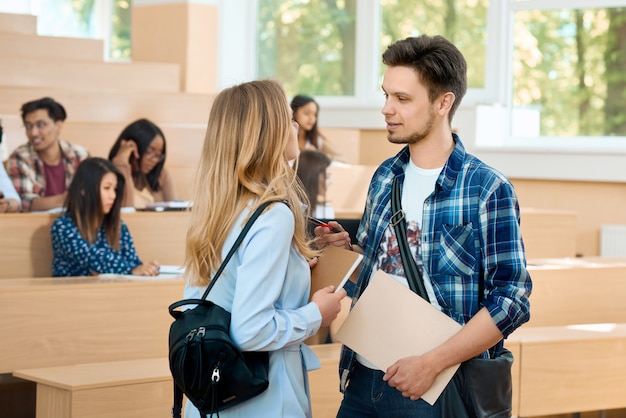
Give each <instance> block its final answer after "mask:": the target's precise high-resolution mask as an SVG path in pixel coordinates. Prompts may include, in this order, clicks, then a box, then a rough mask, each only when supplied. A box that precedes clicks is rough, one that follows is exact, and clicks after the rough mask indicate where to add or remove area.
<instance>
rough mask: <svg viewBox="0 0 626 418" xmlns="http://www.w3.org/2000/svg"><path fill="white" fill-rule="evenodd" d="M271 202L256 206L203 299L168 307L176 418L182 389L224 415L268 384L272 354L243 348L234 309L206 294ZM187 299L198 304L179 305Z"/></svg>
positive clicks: (206, 408)
mask: <svg viewBox="0 0 626 418" xmlns="http://www.w3.org/2000/svg"><path fill="white" fill-rule="evenodd" d="M270 203H273V202H266V203H264V204H262V205H261V206H259V207H258V208H257V210H256V211H254V213H253V214H252V216H251V217H250V219H249V220H248V222H247V223H246V225H245V226H244V227H243V229H242V231H241V233H240V234H239V236H238V237H237V240H236V241H235V243H234V244H233V246H232V248H231V249H230V251H229V252H228V255H227V256H226V258H225V259H224V261H223V262H222V264H221V265H220V267H219V269H217V272H216V273H215V276H214V277H213V279H212V280H211V283H210V284H209V286H208V287H207V289H206V290H205V292H204V294H203V295H202V299H183V300H179V301H178V302H174V303H173V304H171V305H170V307H169V312H170V314H171V315H172V316H173V317H174V319H175V320H174V322H173V323H172V325H171V327H170V334H169V362H170V371H171V372H172V377H173V378H174V407H173V408H172V416H173V417H174V418H180V416H181V415H180V414H181V409H182V403H183V394H185V395H186V396H187V398H188V399H189V400H190V401H191V402H192V403H193V404H194V405H195V407H196V408H198V410H199V411H200V413H201V414H203V415H204V416H206V415H208V414H211V415H212V414H213V413H215V412H216V413H217V416H218V417H219V411H223V410H225V409H227V408H230V407H232V406H234V405H237V404H240V403H241V402H243V401H246V400H248V399H250V398H252V397H254V396H256V395H258V394H260V393H261V392H263V391H264V390H265V389H267V387H268V385H269V380H268V373H269V354H268V353H267V352H254V351H247V352H242V351H241V350H239V348H238V347H237V345H236V344H235V343H234V342H233V341H232V340H231V338H230V312H228V311H226V310H225V309H223V308H222V307H221V306H218V305H216V304H214V303H213V302H211V301H208V300H207V299H206V298H207V296H208V295H209V292H210V291H211V289H212V288H213V286H214V285H215V282H216V281H217V279H218V278H219V276H220V274H221V273H222V271H223V270H224V268H225V267H226V265H227V264H228V261H229V260H230V259H231V257H232V256H233V254H234V253H235V251H237V248H238V247H239V245H240V244H241V242H242V241H243V239H244V237H245V235H246V233H247V232H248V231H249V230H250V228H251V227H252V224H253V223H254V221H255V220H256V219H257V218H258V217H259V215H260V214H261V212H263V210H264V209H265V208H266V207H267V206H268V205H269V204H270ZM185 305H197V306H196V307H195V308H193V309H188V310H182V311H181V310H176V308H180V307H182V306H185Z"/></svg>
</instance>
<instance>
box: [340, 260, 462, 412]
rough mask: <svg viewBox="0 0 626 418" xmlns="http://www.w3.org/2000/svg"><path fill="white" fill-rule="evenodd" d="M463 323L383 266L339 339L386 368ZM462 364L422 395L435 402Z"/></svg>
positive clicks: (440, 339)
mask: <svg viewBox="0 0 626 418" xmlns="http://www.w3.org/2000/svg"><path fill="white" fill-rule="evenodd" d="M460 329H461V325H459V324H458V323H457V322H455V321H454V320H453V319H452V318H450V317H449V316H447V315H446V314H444V313H443V312H441V311H439V310H438V309H437V308H435V307H434V306H433V305H431V304H430V303H428V302H426V301H425V300H424V299H422V298H421V297H420V296H418V295H417V294H415V293H414V292H412V291H411V289H409V288H407V287H404V286H402V285H401V284H400V283H398V282H397V281H396V280H395V279H394V278H393V277H391V276H390V275H388V274H387V273H384V272H383V271H380V270H379V271H378V272H377V273H376V274H374V276H373V277H372V278H371V280H370V283H369V285H368V286H367V288H366V289H365V291H364V292H363V294H362V295H361V297H360V298H359V300H358V301H357V303H356V304H355V305H354V308H352V310H351V311H350V314H349V315H348V318H346V320H345V322H344V323H343V325H342V326H341V328H339V330H338V331H337V334H336V335H335V339H337V340H339V341H341V342H342V343H344V344H345V345H347V346H348V347H350V348H351V349H352V350H354V351H356V352H357V353H359V354H360V355H362V356H364V357H365V358H366V359H368V360H369V361H371V362H372V363H374V364H375V365H376V366H377V367H378V368H380V369H381V370H387V368H388V367H389V366H391V365H392V364H393V363H395V362H396V361H397V360H399V359H401V358H404V357H409V356H414V355H419V354H423V353H425V352H427V351H429V350H431V349H433V348H435V347H437V346H439V345H441V344H442V343H443V342H444V341H446V340H448V339H449V338H450V337H452V336H453V335H454V334H456V333H457V332H459V330H460ZM458 367H459V365H456V366H453V367H450V368H448V369H446V370H444V371H443V372H441V373H440V374H439V376H437V378H436V379H435V382H434V383H433V385H432V386H431V388H430V389H429V390H428V391H426V393H424V395H423V396H422V399H424V400H425V401H426V402H428V403H429V404H431V405H432V404H434V403H435V401H436V400H437V398H439V395H440V394H441V392H443V390H444V389H445V387H446V385H447V384H448V382H449V381H450V379H452V376H453V375H454V373H455V372H456V370H457V369H458Z"/></svg>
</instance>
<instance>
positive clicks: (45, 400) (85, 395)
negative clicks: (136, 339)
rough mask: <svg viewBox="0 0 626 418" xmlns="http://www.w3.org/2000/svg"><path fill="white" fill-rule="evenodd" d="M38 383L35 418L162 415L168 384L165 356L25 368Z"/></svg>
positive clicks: (168, 400) (22, 373)
mask: <svg viewBox="0 0 626 418" xmlns="http://www.w3.org/2000/svg"><path fill="white" fill-rule="evenodd" d="M13 375H14V376H16V377H19V378H22V379H26V380H29V381H33V382H36V383H37V408H36V411H37V412H36V413H37V418H98V417H103V416H109V417H125V418H145V417H150V416H152V417H166V416H169V414H170V411H171V409H172V402H173V401H172V400H173V394H172V393H173V392H172V391H173V386H172V385H173V383H172V377H171V375H170V371H169V363H168V360H167V358H166V357H161V358H154V359H142V360H132V361H121V362H105V363H89V364H77V365H72V366H61V367H49V368H43V369H26V370H19V371H16V372H14V373H13Z"/></svg>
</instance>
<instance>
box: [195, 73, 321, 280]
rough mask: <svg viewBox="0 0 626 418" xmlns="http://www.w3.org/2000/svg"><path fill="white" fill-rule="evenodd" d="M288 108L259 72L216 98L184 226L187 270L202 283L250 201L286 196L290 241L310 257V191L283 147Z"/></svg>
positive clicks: (274, 85) (281, 92)
mask: <svg viewBox="0 0 626 418" xmlns="http://www.w3.org/2000/svg"><path fill="white" fill-rule="evenodd" d="M292 129H293V128H292V125H291V112H290V108H289V104H288V103H287V97H286V95H285V91H284V90H283V88H282V86H281V85H280V84H279V83H278V82H276V81H273V80H257V81H251V82H247V83H243V84H240V85H237V86H234V87H230V88H227V89H225V90H223V91H222V92H220V93H219V94H218V95H217V97H216V98H215V100H214V102H213V105H212V107H211V112H210V115H209V122H208V126H207V131H206V136H205V139H204V146H203V148H202V155H201V157H200V164H199V166H198V171H197V174H196V180H195V185H194V191H195V192H194V199H193V202H194V203H193V209H192V211H191V219H190V223H189V227H188V230H187V241H186V257H185V275H186V278H187V279H188V280H189V281H190V283H191V284H192V285H196V286H205V285H207V284H208V283H209V282H210V279H211V276H212V274H213V273H214V272H215V271H216V270H217V268H218V267H219V265H220V263H221V262H222V255H221V254H222V247H223V246H224V241H225V240H226V237H227V236H228V233H229V232H230V230H231V228H232V227H233V226H234V223H235V220H236V219H237V217H238V216H239V214H240V213H241V212H242V211H243V210H244V209H245V208H246V206H248V205H249V203H250V202H251V201H253V202H255V203H254V204H255V207H253V208H250V209H251V212H250V213H252V211H253V210H254V209H256V207H258V205H260V204H262V203H263V202H266V201H268V200H282V201H285V203H287V204H288V206H289V207H290V209H291V212H292V213H293V216H294V218H295V232H294V236H293V245H295V247H296V248H297V249H298V250H299V251H300V253H301V254H302V255H304V256H305V257H312V256H314V255H315V254H316V253H315V251H314V250H312V249H311V248H310V247H309V245H308V242H307V236H306V223H305V214H304V211H303V210H302V204H303V203H304V204H308V200H307V198H306V194H305V193H304V191H303V189H302V187H301V186H300V184H299V182H298V181H297V180H296V175H295V171H294V170H293V169H292V168H291V167H290V166H289V163H288V161H287V160H286V158H285V156H284V150H285V147H286V146H287V142H288V141H289V138H290V135H292Z"/></svg>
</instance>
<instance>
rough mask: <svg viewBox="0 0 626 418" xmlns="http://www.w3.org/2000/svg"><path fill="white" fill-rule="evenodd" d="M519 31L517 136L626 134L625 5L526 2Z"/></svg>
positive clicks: (514, 101)
mask: <svg viewBox="0 0 626 418" xmlns="http://www.w3.org/2000/svg"><path fill="white" fill-rule="evenodd" d="M518 3H520V2H518ZM546 3H547V2H544V3H543V5H544V6H545V5H546ZM552 3H555V2H552ZM561 3H562V2H561ZM579 3H580V2H579ZM589 3H594V5H595V4H598V3H599V2H589ZM547 5H550V4H547ZM625 5H626V4H625ZM530 6H537V4H531V5H530ZM552 6H553V7H554V4H552ZM564 6H565V5H564ZM513 31H514V34H513V65H512V77H513V82H512V107H513V118H512V121H513V122H512V124H511V133H512V135H513V136H515V137H538V136H542V137H581V136H592V137H601V136H625V135H626V113H625V112H624V103H625V100H626V97H625V95H624V91H626V7H594V8H565V7H563V8H551V9H550V10H542V9H537V8H534V7H533V8H532V9H526V10H525V9H524V8H521V10H517V11H515V13H514V26H513Z"/></svg>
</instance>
